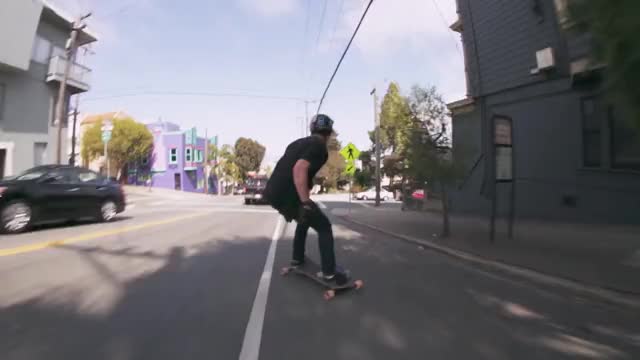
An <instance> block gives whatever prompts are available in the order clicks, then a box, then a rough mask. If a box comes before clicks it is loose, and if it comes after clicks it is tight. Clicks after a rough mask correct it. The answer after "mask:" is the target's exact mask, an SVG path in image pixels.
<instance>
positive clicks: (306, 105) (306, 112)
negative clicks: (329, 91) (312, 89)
mask: <svg viewBox="0 0 640 360" xmlns="http://www.w3.org/2000/svg"><path fill="white" fill-rule="evenodd" d="M317 102H318V101H317V100H305V101H304V118H305V129H306V130H305V131H304V134H305V136H308V135H311V129H309V125H310V123H309V104H315V103H317Z"/></svg>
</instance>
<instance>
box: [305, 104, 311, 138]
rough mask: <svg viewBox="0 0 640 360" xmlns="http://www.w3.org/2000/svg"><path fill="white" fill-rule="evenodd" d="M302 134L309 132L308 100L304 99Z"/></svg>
mask: <svg viewBox="0 0 640 360" xmlns="http://www.w3.org/2000/svg"><path fill="white" fill-rule="evenodd" d="M304 119H305V120H304V135H305V136H306V135H307V134H309V133H310V130H309V100H305V101H304Z"/></svg>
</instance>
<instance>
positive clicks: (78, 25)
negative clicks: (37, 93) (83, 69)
mask: <svg viewBox="0 0 640 360" xmlns="http://www.w3.org/2000/svg"><path fill="white" fill-rule="evenodd" d="M89 16H91V13H89V14H87V15H84V16H82V17H81V18H80V19H79V20H78V21H75V22H74V23H73V27H72V29H71V35H70V36H69V40H68V41H67V46H66V57H67V58H66V63H65V66H64V74H63V76H62V81H61V82H60V88H59V89H58V99H57V103H56V120H57V121H58V143H57V150H58V151H57V152H56V163H57V164H62V125H63V124H62V116H63V113H64V105H65V103H66V101H65V93H66V90H67V80H68V79H69V73H70V72H71V65H72V62H73V59H74V57H75V53H76V47H77V46H76V41H77V39H78V31H80V30H82V29H84V27H85V25H82V20H84V19H86V18H88V17H89Z"/></svg>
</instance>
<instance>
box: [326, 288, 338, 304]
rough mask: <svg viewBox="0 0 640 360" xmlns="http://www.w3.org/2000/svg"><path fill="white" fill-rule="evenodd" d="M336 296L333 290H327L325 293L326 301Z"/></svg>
mask: <svg viewBox="0 0 640 360" xmlns="http://www.w3.org/2000/svg"><path fill="white" fill-rule="evenodd" d="M335 296H336V292H335V291H333V290H327V291H325V292H324V299H325V300H327V301H329V300H331V299H333V298H334V297H335Z"/></svg>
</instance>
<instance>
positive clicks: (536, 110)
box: [449, 0, 640, 223]
mask: <svg viewBox="0 0 640 360" xmlns="http://www.w3.org/2000/svg"><path fill="white" fill-rule="evenodd" d="M567 1H570V0H555V1H554V0H535V1H504V0H482V1H475V0H457V6H458V16H459V18H458V21H456V23H455V24H453V25H452V26H451V28H452V30H454V31H457V32H459V33H460V34H461V36H462V43H463V46H464V55H465V66H466V72H467V94H468V95H467V98H466V99H463V100H460V101H456V102H454V103H451V104H449V109H450V110H451V112H452V124H453V125H452V127H453V146H454V154H455V156H456V158H458V159H464V160H465V162H466V164H467V169H466V170H467V171H466V175H465V177H464V179H463V180H462V181H461V182H460V183H459V184H458V187H457V189H456V191H455V193H454V194H453V195H452V199H451V201H452V203H451V205H452V208H453V210H454V211H458V212H466V213H475V214H487V215H488V214H490V213H491V209H492V204H493V200H492V199H493V195H494V194H495V195H496V199H497V200H496V202H495V204H496V207H495V208H496V213H497V214H498V216H505V215H507V214H509V213H510V212H511V210H510V209H512V208H513V209H514V210H515V216H516V217H522V218H540V219H552V220H560V221H571V222H608V223H640V136H638V131H637V130H635V129H633V128H632V126H631V125H630V123H629V122H628V121H627V120H628V119H625V118H624V117H625V115H624V111H623V109H622V108H621V107H620V106H618V105H616V104H613V103H612V102H611V101H610V99H611V97H609V96H607V95H608V94H607V93H606V92H605V91H604V84H603V83H604V81H603V79H605V78H606V66H603V65H598V64H594V63H593V62H592V61H591V60H590V57H591V56H590V55H591V39H590V36H589V35H588V34H580V33H577V32H575V31H571V30H572V29H571V28H572V25H573V24H571V22H570V21H569V19H568V17H567V16H566V15H567V14H566V4H567ZM496 143H500V144H502V145H504V144H511V147H509V146H496ZM496 178H497V179H505V180H508V179H509V178H512V179H513V181H512V182H509V181H503V182H500V181H498V182H496V181H495V180H496ZM512 190H513V191H514V197H513V202H512V200H511V191H512Z"/></svg>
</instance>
